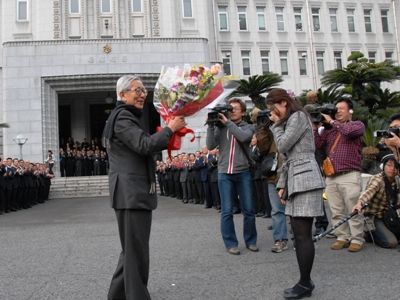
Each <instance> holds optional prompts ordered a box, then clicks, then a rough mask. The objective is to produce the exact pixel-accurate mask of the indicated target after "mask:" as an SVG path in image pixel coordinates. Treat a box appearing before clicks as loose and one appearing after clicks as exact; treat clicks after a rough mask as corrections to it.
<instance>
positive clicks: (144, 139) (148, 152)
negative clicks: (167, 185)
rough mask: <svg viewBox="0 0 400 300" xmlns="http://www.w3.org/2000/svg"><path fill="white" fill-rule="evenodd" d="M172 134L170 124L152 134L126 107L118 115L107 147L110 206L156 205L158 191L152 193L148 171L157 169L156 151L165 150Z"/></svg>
mask: <svg viewBox="0 0 400 300" xmlns="http://www.w3.org/2000/svg"><path fill="white" fill-rule="evenodd" d="M171 136H172V130H171V129H170V128H168V127H165V128H164V129H163V130H161V131H159V132H157V133H155V134H153V135H150V134H148V133H147V132H145V131H144V130H143V128H142V125H141V123H140V120H139V118H138V117H136V116H134V115H133V114H132V113H131V112H129V111H127V110H124V111H121V112H120V113H119V114H118V116H117V118H116V120H115V125H114V135H113V138H112V139H111V141H110V148H109V149H107V152H108V155H109V162H110V170H109V189H110V201H111V207H113V208H114V209H146V210H153V209H155V208H156V207H157V194H156V193H153V194H150V187H151V177H152V175H151V174H149V171H150V170H152V172H155V162H154V160H153V154H154V153H155V152H158V151H161V150H163V149H166V148H167V145H168V143H169V139H170V137H171ZM153 175H154V177H155V174H154V173H153Z"/></svg>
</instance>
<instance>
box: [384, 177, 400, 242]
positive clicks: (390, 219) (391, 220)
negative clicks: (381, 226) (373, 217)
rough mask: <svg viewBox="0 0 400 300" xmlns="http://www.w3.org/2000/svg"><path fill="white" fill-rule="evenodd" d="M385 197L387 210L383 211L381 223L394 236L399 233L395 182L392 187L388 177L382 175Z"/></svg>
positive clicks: (399, 212)
mask: <svg viewBox="0 0 400 300" xmlns="http://www.w3.org/2000/svg"><path fill="white" fill-rule="evenodd" d="M383 178H384V180H385V190H386V199H387V201H388V210H387V211H385V212H384V213H383V218H382V220H383V223H385V226H386V227H387V229H389V230H390V231H391V232H393V233H394V234H395V235H396V236H398V235H400V207H399V206H398V205H397V184H396V187H395V188H394V189H393V188H392V186H391V184H390V182H389V179H388V178H387V177H386V176H384V177H383Z"/></svg>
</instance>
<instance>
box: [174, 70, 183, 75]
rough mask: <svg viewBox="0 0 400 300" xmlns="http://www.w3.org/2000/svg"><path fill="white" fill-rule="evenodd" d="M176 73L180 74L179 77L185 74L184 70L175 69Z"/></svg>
mask: <svg viewBox="0 0 400 300" xmlns="http://www.w3.org/2000/svg"><path fill="white" fill-rule="evenodd" d="M175 75H176V76H178V77H181V76H182V75H183V70H181V69H175Z"/></svg>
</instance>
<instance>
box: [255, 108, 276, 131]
mask: <svg viewBox="0 0 400 300" xmlns="http://www.w3.org/2000/svg"><path fill="white" fill-rule="evenodd" d="M270 116H271V111H270V110H269V109H264V110H260V111H259V112H258V115H257V127H269V126H270V125H271V124H272V123H273V122H272V121H271V120H270V118H269V117H270Z"/></svg>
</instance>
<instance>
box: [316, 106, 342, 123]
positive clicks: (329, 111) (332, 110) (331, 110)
mask: <svg viewBox="0 0 400 300" xmlns="http://www.w3.org/2000/svg"><path fill="white" fill-rule="evenodd" d="M321 113H323V114H325V115H329V116H330V117H331V118H332V119H335V114H336V113H337V108H336V106H335V105H333V104H331V103H328V104H325V105H324V106H320V107H317V108H316V109H315V111H313V112H311V113H310V116H311V119H312V122H313V123H316V124H319V123H321V122H323V121H325V118H324V117H323V116H322V115H321Z"/></svg>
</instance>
